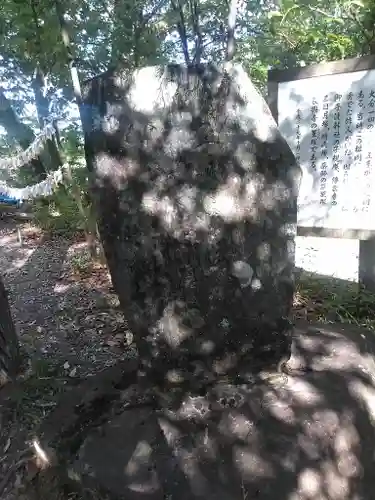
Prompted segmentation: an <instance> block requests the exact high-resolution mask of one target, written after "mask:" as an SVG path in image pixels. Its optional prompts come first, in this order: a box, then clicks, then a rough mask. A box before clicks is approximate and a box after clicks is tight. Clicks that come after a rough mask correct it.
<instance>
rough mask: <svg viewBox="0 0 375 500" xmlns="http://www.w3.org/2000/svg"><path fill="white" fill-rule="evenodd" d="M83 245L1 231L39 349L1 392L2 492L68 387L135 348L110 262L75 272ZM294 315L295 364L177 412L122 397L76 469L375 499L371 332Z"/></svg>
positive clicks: (311, 498)
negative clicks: (126, 404) (127, 404)
mask: <svg viewBox="0 0 375 500" xmlns="http://www.w3.org/2000/svg"><path fill="white" fill-rule="evenodd" d="M83 251H84V250H83V247H82V244H80V243H75V244H74V245H72V243H69V242H67V241H65V240H63V239H54V240H43V239H41V237H40V235H39V234H38V233H37V232H36V231H35V230H34V229H32V228H29V229H28V230H27V229H25V231H24V245H23V246H22V247H20V246H19V244H18V243H17V240H16V235H15V233H14V228H12V227H9V226H8V227H3V228H2V230H1V231H0V272H1V273H2V274H3V275H4V276H5V283H6V286H7V288H8V290H9V292H10V302H11V307H12V313H13V317H14V319H15V322H16V326H17V328H18V331H19V332H20V338H21V343H22V346H23V348H24V349H25V351H27V353H28V354H29V355H30V356H31V360H32V361H31V365H30V366H29V368H28V370H26V371H27V373H26V374H25V377H24V379H23V380H22V379H21V380H20V381H19V383H18V385H17V384H16V387H14V388H13V389H12V392H10V393H8V394H7V393H6V392H3V391H2V392H3V395H2V398H1V400H0V404H1V421H0V425H1V435H0V498H13V499H14V498H17V496H14V491H17V488H18V487H19V485H20V483H21V480H22V479H21V478H22V474H21V472H22V470H21V468H19V467H17V462H18V461H19V460H22V457H21V454H22V450H23V449H24V448H25V447H26V444H25V442H27V440H28V439H31V437H32V435H33V434H32V432H33V429H34V428H35V426H36V425H37V424H38V423H39V422H40V421H41V419H42V418H43V417H45V416H46V415H47V414H48V413H49V412H50V410H52V409H53V408H54V407H55V405H56V401H57V399H58V396H59V394H60V393H61V392H62V391H64V390H65V389H66V388H67V387H71V386H74V385H76V384H77V383H78V382H79V381H80V380H84V379H87V378H88V377H89V376H91V375H93V374H95V373H96V372H97V371H98V370H99V369H101V368H102V367H103V366H105V365H107V366H109V365H110V364H112V363H114V362H115V361H117V360H118V359H120V358H122V359H124V358H126V357H132V356H133V357H134V350H133V349H132V347H131V345H130V346H129V345H128V343H129V341H130V340H131V337H130V336H129V335H128V336H127V335H126V322H125V321H124V319H123V318H122V316H121V314H120V312H119V311H118V307H117V303H116V298H115V296H114V294H113V293H112V290H111V285H110V280H109V279H108V275H107V273H106V271H105V270H103V269H102V268H97V269H96V268H91V269H89V270H88V272H87V274H86V275H84V276H82V274H80V275H79V276H78V275H77V272H76V270H77V269H76V265H75V262H76V261H77V255H80V253H82V252H83ZM296 326H297V327H296V330H295V338H294V344H293V356H292V359H291V362H290V367H291V369H292V370H291V372H290V374H289V375H287V376H283V377H278V378H275V379H270V380H268V381H265V383H264V384H261V385H259V386H257V387H255V388H254V387H233V386H230V384H229V385H228V384H227V385H225V384H221V385H220V384H219V385H218V386H217V387H215V388H214V389H212V392H211V393H210V394H209V397H201V398H198V399H194V400H192V399H191V398H190V396H189V395H188V394H187V395H186V397H185V400H184V404H183V405H181V408H180V409H179V410H178V411H177V413H176V412H174V414H173V416H172V415H171V414H169V413H168V411H162V412H159V413H158V412H154V411H151V410H149V409H147V408H146V409H142V410H140V409H136V410H134V409H128V410H126V409H124V411H123V412H122V413H121V414H119V415H117V416H116V417H115V418H114V419H112V420H111V421H110V422H108V423H106V424H105V425H103V426H102V427H101V430H100V432H94V433H91V434H90V435H88V436H87V439H86V440H85V442H84V444H83V446H82V447H81V448H80V451H79V453H78V455H77V460H76V462H75V463H74V464H73V467H74V470H75V473H76V474H77V475H90V474H91V475H92V474H94V475H95V477H96V480H97V481H98V482H99V483H100V484H101V485H103V487H105V488H107V489H109V490H111V491H112V492H114V493H116V494H120V495H121V494H122V495H124V498H129V499H145V498H150V499H154V500H159V499H160V500H162V499H176V500H184V499H186V500H188V499H194V498H205V499H212V500H213V499H218V500H221V499H222V500H253V499H260V500H365V499H366V500H374V499H375V493H374V492H375V474H374V472H373V471H374V465H375V464H374V460H375V452H374V443H375V362H374V353H375V337H374V333H373V332H372V331H370V330H366V329H364V328H358V327H354V326H350V325H339V324H315V325H312V324H311V323H309V322H302V321H299V322H298V324H297V325H296ZM208 401H211V403H212V401H214V402H215V404H214V405H213V406H212V404H211V403H210V404H209V403H208ZM228 401H230V402H231V403H230V404H226V403H225V402H228ZM12 464H13V465H14V467H13V469H11V466H12ZM5 482H6V488H5V489H4V488H3V486H4V485H5ZM2 489H3V490H4V491H3V492H2ZM10 490H12V491H13V497H7V496H6V494H7V493H6V492H7V491H10Z"/></svg>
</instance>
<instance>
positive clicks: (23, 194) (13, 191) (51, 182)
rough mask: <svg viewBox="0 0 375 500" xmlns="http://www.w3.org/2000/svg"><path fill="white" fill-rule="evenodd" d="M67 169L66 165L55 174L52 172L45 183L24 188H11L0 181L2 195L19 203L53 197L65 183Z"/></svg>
mask: <svg viewBox="0 0 375 500" xmlns="http://www.w3.org/2000/svg"><path fill="white" fill-rule="evenodd" d="M67 168H68V165H67V164H64V165H63V166H62V167H60V168H59V169H58V170H56V171H55V172H51V173H50V174H49V175H48V176H47V178H46V179H44V181H41V182H38V184H33V185H32V186H26V187H23V188H13V187H9V186H7V185H6V183H5V182H2V181H0V193H1V194H3V195H5V196H8V197H9V198H13V199H15V200H17V201H19V202H23V201H25V200H35V198H40V197H46V196H51V195H52V194H53V192H54V191H55V189H56V188H57V186H58V185H59V184H61V183H62V182H63V179H64V172H65V170H66V169H67Z"/></svg>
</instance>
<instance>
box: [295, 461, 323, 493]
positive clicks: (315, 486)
mask: <svg viewBox="0 0 375 500" xmlns="http://www.w3.org/2000/svg"><path fill="white" fill-rule="evenodd" d="M321 490H322V478H321V475H320V474H319V472H317V471H316V470H314V469H311V468H307V469H305V470H304V471H302V472H301V473H300V475H299V477H298V492H299V493H300V494H301V495H303V498H309V499H311V500H313V499H315V498H318V497H319V495H320V494H321Z"/></svg>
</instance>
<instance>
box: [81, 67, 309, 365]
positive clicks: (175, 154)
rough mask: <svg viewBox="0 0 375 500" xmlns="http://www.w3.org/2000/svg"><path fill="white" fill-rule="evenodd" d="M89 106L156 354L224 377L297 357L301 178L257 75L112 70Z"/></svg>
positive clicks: (160, 360)
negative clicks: (294, 313)
mask: <svg viewBox="0 0 375 500" xmlns="http://www.w3.org/2000/svg"><path fill="white" fill-rule="evenodd" d="M83 115H84V126H85V132H86V141H87V144H86V145H87V157H88V163H89V168H90V169H91V170H92V172H93V174H94V175H93V176H92V177H93V180H94V186H93V195H94V198H95V201H96V204H97V210H98V214H99V230H100V233H101V237H102V241H103V245H104V249H105V252H106V257H107V260H108V264H109V268H110V272H111V275H112V279H113V284H114V287H115V289H116V291H117V292H118V294H119V298H120V302H121V305H122V308H123V310H124V313H125V317H126V320H127V322H128V326H129V329H130V330H131V331H132V332H133V334H134V336H135V339H136V341H137V343H138V347H139V350H140V354H141V358H142V361H143V362H144V363H145V364H146V365H147V364H148V365H152V366H159V368H162V369H164V370H169V369H170V368H171V367H172V366H174V367H175V368H178V367H180V368H183V367H185V368H186V366H187V365H186V363H191V362H192V361H194V362H195V364H194V363H193V365H194V366H196V367H197V366H200V367H201V368H200V369H202V366H205V369H206V370H209V371H210V372H211V373H216V374H217V373H223V372H226V371H227V370H230V369H233V370H234V372H236V373H242V371H244V370H245V371H247V372H249V371H250V372H251V371H253V370H258V369H259V367H262V368H264V366H262V365H265V364H277V363H278V362H279V361H280V360H281V358H282V357H285V356H288V355H289V352H290V333H291V327H290V322H289V321H288V316H289V313H290V309H291V304H292V297H293V291H294V285H293V277H292V271H293V265H294V235H295V228H296V215H297V214H296V210H297V208H296V207H297V203H296V198H297V194H298V188H299V182H300V175H301V173H300V168H299V167H298V166H297V164H296V161H295V159H294V156H293V154H292V152H291V150H290V148H289V147H288V145H287V143H286V142H285V140H284V139H283V138H282V136H281V135H280V133H279V131H278V128H277V125H276V123H275V121H274V119H273V118H272V115H271V113H270V111H269V109H268V107H267V105H266V104H265V102H264V100H263V98H262V97H261V96H260V94H259V93H258V91H257V90H256V89H255V87H254V85H253V84H252V83H251V81H250V79H249V77H248V76H247V74H246V73H245V71H244V70H243V69H242V68H241V67H240V66H230V67H229V66H226V67H224V66H223V67H222V68H218V67H213V66H199V67H198V66H192V67H189V68H186V67H182V66H178V65H170V66H166V67H147V68H144V69H141V70H138V71H135V72H133V73H132V74H129V72H127V71H120V70H118V71H115V72H112V73H106V74H104V75H101V76H98V77H96V78H94V79H92V80H90V81H89V82H86V84H85V90H84V105H83ZM188 360H190V361H188ZM198 360H199V362H198V363H197V361H198ZM191 366H192V365H191V364H190V368H189V370H190V369H191ZM174 372H176V370H174Z"/></svg>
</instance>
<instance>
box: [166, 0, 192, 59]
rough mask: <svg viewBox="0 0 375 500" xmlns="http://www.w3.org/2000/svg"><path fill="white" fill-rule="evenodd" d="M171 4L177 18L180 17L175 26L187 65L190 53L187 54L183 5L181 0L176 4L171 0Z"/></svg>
mask: <svg viewBox="0 0 375 500" xmlns="http://www.w3.org/2000/svg"><path fill="white" fill-rule="evenodd" d="M171 5H172V8H173V10H174V11H175V13H177V14H178V16H179V18H180V20H179V21H177V23H176V28H177V31H178V34H179V36H180V42H181V45H182V52H183V53H184V58H185V63H186V65H187V66H189V64H190V55H189V47H188V42H187V32H186V22H185V15H184V10H183V5H182V4H181V0H178V6H177V5H176V3H175V2H174V0H171Z"/></svg>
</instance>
